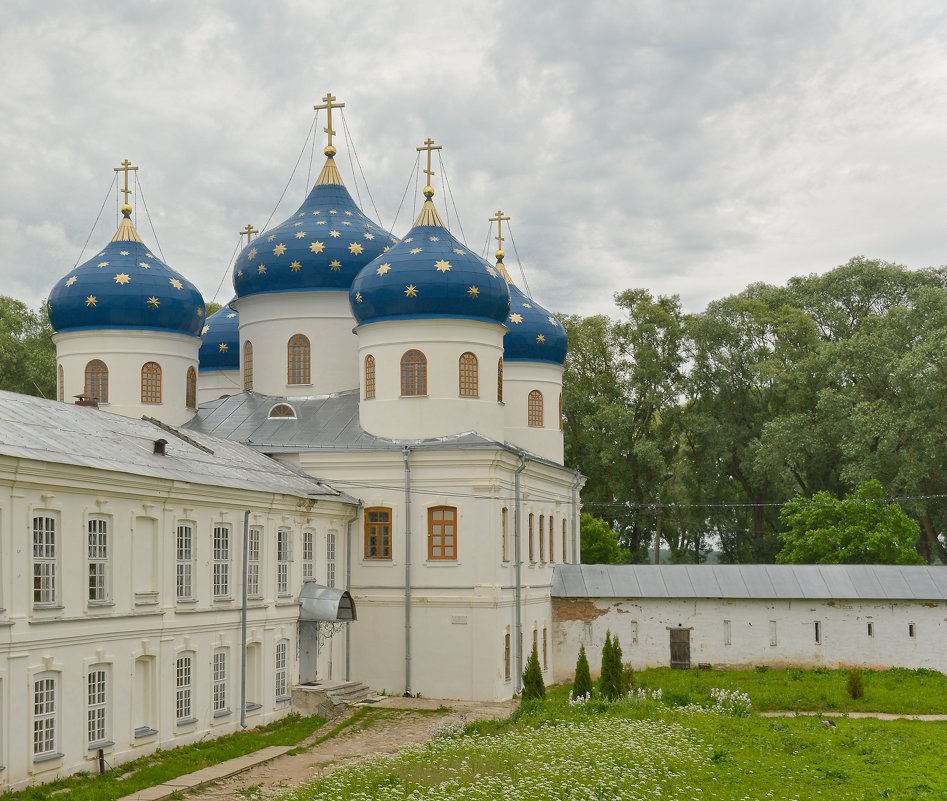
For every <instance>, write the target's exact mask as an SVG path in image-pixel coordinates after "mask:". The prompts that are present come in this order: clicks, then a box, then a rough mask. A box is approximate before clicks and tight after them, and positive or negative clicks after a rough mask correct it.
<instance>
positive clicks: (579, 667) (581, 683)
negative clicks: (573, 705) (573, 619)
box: [572, 645, 592, 698]
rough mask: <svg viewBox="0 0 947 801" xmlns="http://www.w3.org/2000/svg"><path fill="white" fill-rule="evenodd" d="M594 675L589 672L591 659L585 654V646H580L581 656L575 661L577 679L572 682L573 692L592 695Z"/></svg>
mask: <svg viewBox="0 0 947 801" xmlns="http://www.w3.org/2000/svg"><path fill="white" fill-rule="evenodd" d="M591 693H592V676H591V674H590V673H589V660H588V657H587V656H586V655H585V646H584V645H580V646H579V658H578V659H576V662H575V679H574V680H573V682H572V694H573V696H574V697H576V698H578V697H580V696H585V695H591Z"/></svg>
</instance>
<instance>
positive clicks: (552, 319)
mask: <svg viewBox="0 0 947 801" xmlns="http://www.w3.org/2000/svg"><path fill="white" fill-rule="evenodd" d="M546 319H547V320H549V322H550V323H552V324H553V325H559V321H558V320H557V319H556V318H555V317H547V318H546Z"/></svg>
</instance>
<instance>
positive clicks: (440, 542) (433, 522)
mask: <svg viewBox="0 0 947 801" xmlns="http://www.w3.org/2000/svg"><path fill="white" fill-rule="evenodd" d="M427 558H428V559H456V558H457V507H456V506H432V507H431V508H430V509H428V510H427Z"/></svg>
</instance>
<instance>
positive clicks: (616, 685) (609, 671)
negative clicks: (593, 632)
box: [598, 631, 624, 701]
mask: <svg viewBox="0 0 947 801" xmlns="http://www.w3.org/2000/svg"><path fill="white" fill-rule="evenodd" d="M598 688H599V693H600V694H601V696H602V698H604V699H605V700H606V701H614V700H616V699H618V698H621V697H622V696H623V695H624V692H623V691H622V664H621V647H620V646H619V645H618V638H617V637H616V638H614V639H612V634H611V631H606V632H605V645H604V646H602V674H601V676H600V677H599V680H598Z"/></svg>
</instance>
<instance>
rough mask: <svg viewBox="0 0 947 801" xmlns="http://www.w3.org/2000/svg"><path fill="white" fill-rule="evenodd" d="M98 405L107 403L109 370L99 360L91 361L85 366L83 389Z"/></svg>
mask: <svg viewBox="0 0 947 801" xmlns="http://www.w3.org/2000/svg"><path fill="white" fill-rule="evenodd" d="M83 392H84V393H85V394H86V395H91V396H92V397H93V398H95V399H96V400H97V401H98V402H99V403H108V402H109V368H108V367H106V366H105V362H103V361H102V360H101V359H93V360H92V361H91V362H89V363H88V364H87V365H86V366H85V388H84V389H83Z"/></svg>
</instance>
